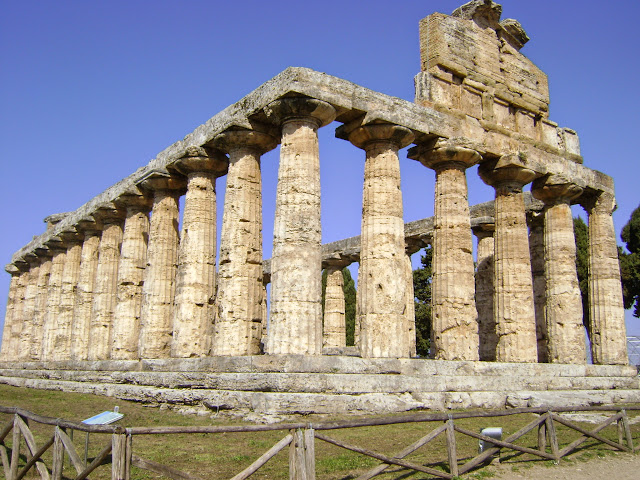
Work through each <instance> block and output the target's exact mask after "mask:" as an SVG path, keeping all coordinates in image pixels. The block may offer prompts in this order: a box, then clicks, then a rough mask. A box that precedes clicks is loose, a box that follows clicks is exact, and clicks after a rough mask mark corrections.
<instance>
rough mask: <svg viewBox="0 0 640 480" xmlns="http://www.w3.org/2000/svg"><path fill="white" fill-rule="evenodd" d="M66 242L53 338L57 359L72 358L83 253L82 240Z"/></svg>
mask: <svg viewBox="0 0 640 480" xmlns="http://www.w3.org/2000/svg"><path fill="white" fill-rule="evenodd" d="M66 243H67V254H66V255H65V260H64V268H63V270H62V281H61V285H60V306H59V307H58V318H57V321H56V331H55V335H54V338H53V343H54V347H53V348H54V350H55V360H69V359H71V332H72V325H73V313H74V308H75V303H76V296H77V288H78V275H79V273H80V258H81V254H82V243H81V241H80V240H76V239H69V240H67V242H66Z"/></svg>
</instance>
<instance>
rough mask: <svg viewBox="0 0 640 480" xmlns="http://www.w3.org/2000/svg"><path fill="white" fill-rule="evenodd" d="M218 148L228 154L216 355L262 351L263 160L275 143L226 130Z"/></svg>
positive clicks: (252, 133)
mask: <svg viewBox="0 0 640 480" xmlns="http://www.w3.org/2000/svg"><path fill="white" fill-rule="evenodd" d="M214 144H215V145H216V147H218V148H220V149H221V150H223V151H225V152H227V153H229V173H228V174H227V188H226V190H225V197H224V216H223V219H222V232H221V237H220V267H219V269H218V295H217V298H216V307H217V314H216V321H215V335H214V344H213V354H214V355H255V354H257V353H260V340H261V338H262V310H263V305H262V304H263V301H264V297H263V296H264V288H263V282H262V176H261V173H260V156H261V155H262V154H263V153H265V152H268V151H269V150H272V149H274V148H275V147H276V146H277V140H276V139H275V138H274V137H272V136H271V135H268V134H266V133H262V132H258V131H255V130H227V131H225V132H223V133H222V134H220V135H218V136H217V137H216V138H215V139H214Z"/></svg>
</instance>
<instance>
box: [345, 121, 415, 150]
mask: <svg viewBox="0 0 640 480" xmlns="http://www.w3.org/2000/svg"><path fill="white" fill-rule="evenodd" d="M345 133H346V134H347V138H348V140H349V141H350V142H351V143H352V144H353V145H355V146H356V147H358V148H362V149H363V150H367V149H368V148H369V147H370V146H371V145H374V144H376V143H381V142H382V143H390V144H392V145H394V146H395V147H396V148H398V150H399V149H401V148H404V147H406V146H407V145H409V144H410V143H411V142H413V140H414V134H413V132H412V131H411V130H410V129H408V128H406V127H403V126H400V125H394V124H391V123H373V124H369V125H362V126H358V127H355V128H354V129H353V130H351V131H348V132H345Z"/></svg>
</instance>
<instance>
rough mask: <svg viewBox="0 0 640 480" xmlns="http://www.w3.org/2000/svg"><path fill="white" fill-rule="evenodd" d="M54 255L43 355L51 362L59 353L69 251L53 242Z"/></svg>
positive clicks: (43, 328) (52, 250)
mask: <svg viewBox="0 0 640 480" xmlns="http://www.w3.org/2000/svg"><path fill="white" fill-rule="evenodd" d="M48 247H49V249H50V250H51V252H52V253H53V258H52V260H51V273H50V275H49V284H48V285H47V306H46V309H45V315H44V319H43V322H42V355H41V360H43V361H47V362H50V361H52V360H56V358H57V354H58V352H56V351H55V337H56V327H57V321H56V319H57V318H58V312H59V307H60V298H61V296H62V275H63V272H64V263H65V257H66V256H67V249H66V248H65V247H64V246H63V244H62V242H51V243H49V245H48Z"/></svg>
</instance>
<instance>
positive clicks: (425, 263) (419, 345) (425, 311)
mask: <svg viewBox="0 0 640 480" xmlns="http://www.w3.org/2000/svg"><path fill="white" fill-rule="evenodd" d="M432 260H433V249H432V248H431V247H427V248H425V249H424V255H422V256H421V258H420V261H421V263H422V267H420V268H418V269H416V270H414V271H413V289H414V294H415V308H416V351H417V353H418V355H420V356H421V357H427V356H428V355H429V346H430V345H431V275H432V269H431V263H432Z"/></svg>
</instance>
